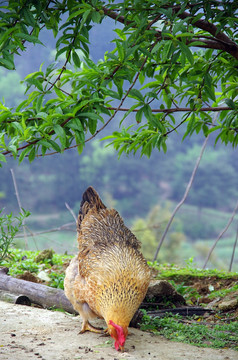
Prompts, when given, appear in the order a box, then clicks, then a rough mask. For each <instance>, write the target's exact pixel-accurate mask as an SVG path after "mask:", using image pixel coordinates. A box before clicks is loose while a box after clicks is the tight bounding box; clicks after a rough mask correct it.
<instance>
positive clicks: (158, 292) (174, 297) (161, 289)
mask: <svg viewBox="0 0 238 360" xmlns="http://www.w3.org/2000/svg"><path fill="white" fill-rule="evenodd" d="M152 300H153V302H166V301H169V302H170V303H173V305H175V306H178V305H186V301H185V299H184V298H183V296H182V295H180V294H179V293H178V292H177V291H176V290H175V289H174V287H173V286H172V285H171V284H170V283H169V282H168V281H166V280H152V281H151V282H150V285H149V288H148V291H147V294H146V297H145V300H144V301H148V302H151V301H152Z"/></svg>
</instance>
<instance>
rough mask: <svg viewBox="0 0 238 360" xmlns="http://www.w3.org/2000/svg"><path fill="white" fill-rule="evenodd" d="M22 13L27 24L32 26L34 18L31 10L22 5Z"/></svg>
mask: <svg viewBox="0 0 238 360" xmlns="http://www.w3.org/2000/svg"><path fill="white" fill-rule="evenodd" d="M23 14H24V17H25V20H26V22H27V24H28V25H30V26H32V27H34V26H35V25H36V20H35V18H34V16H33V15H32V12H31V11H30V10H29V9H28V8H27V7H25V6H24V7H23Z"/></svg>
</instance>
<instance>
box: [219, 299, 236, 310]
mask: <svg viewBox="0 0 238 360" xmlns="http://www.w3.org/2000/svg"><path fill="white" fill-rule="evenodd" d="M237 306H238V299H232V300H227V301H223V302H221V303H220V304H219V305H218V308H219V309H220V310H222V311H225V310H231V309H235V308H236V307H237Z"/></svg>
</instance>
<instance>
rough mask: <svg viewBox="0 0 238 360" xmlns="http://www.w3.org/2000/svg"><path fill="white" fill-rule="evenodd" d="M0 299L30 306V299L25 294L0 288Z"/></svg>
mask: <svg viewBox="0 0 238 360" xmlns="http://www.w3.org/2000/svg"><path fill="white" fill-rule="evenodd" d="M0 300H3V301H6V302H9V303H12V304H20V305H27V306H31V300H30V299H29V298H28V297H27V296H25V295H16V294H12V293H10V292H9V291H4V290H0Z"/></svg>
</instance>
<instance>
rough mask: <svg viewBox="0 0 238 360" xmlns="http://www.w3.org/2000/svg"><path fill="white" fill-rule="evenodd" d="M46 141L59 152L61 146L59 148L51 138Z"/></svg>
mask: <svg viewBox="0 0 238 360" xmlns="http://www.w3.org/2000/svg"><path fill="white" fill-rule="evenodd" d="M47 141H48V143H50V145H51V147H52V148H53V149H54V150H55V151H57V152H59V153H60V152H61V148H60V146H59V145H58V144H57V142H55V141H53V140H51V139H49V140H47Z"/></svg>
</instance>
